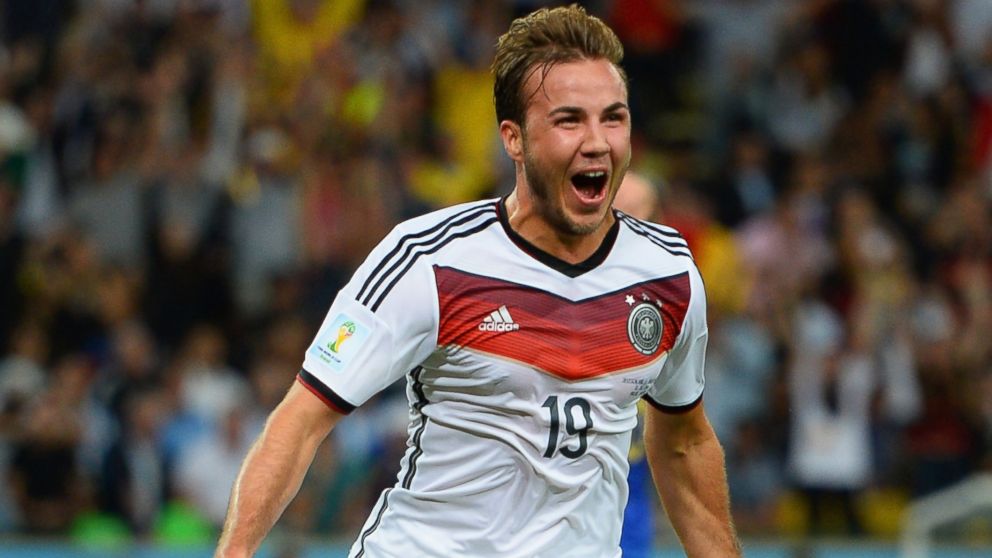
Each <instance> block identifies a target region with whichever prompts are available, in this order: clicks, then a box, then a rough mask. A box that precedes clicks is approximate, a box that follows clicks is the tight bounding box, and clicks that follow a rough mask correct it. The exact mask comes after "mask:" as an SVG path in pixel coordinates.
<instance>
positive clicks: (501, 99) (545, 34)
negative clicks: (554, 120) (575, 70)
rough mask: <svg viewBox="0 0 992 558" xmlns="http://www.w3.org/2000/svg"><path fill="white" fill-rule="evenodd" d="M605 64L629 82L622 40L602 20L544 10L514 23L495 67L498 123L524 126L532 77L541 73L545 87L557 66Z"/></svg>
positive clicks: (579, 11)
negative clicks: (597, 61)
mask: <svg viewBox="0 0 992 558" xmlns="http://www.w3.org/2000/svg"><path fill="white" fill-rule="evenodd" d="M601 58H602V59H606V60H609V61H610V62H612V63H613V65H614V66H616V68H617V70H618V71H619V72H620V75H621V77H622V78H623V80H624V83H626V82H627V76H626V74H625V73H624V71H623V68H621V67H620V61H621V60H622V59H623V45H622V44H620V39H619V38H617V35H616V33H614V32H613V30H612V29H610V28H609V27H608V26H607V25H606V24H605V23H603V21H602V20H601V19H599V18H598V17H595V16H592V15H589V14H588V13H586V10H585V8H582V7H581V6H579V5H577V4H572V5H571V6H568V7H560V8H551V9H549V8H541V9H540V10H537V11H535V12H533V13H531V14H529V15H527V16H524V17H521V18H517V19H515V20H513V23H511V24H510V29H509V30H508V31H507V32H506V33H504V34H503V36H501V37H500V38H499V41H497V43H496V57H495V59H494V60H493V65H492V72H493V77H494V80H495V83H494V85H493V99H494V101H495V103H496V121H497V122H502V121H504V120H510V121H512V122H516V123H517V124H520V125H521V126H523V125H524V116H525V114H526V112H527V101H528V100H529V99H525V98H524V92H523V88H524V83H525V82H526V81H527V78H528V77H529V76H530V74H531V73H532V72H534V71H537V70H538V69H540V70H541V72H542V74H541V78H542V82H543V79H544V77H546V76H547V75H548V72H549V71H550V70H551V68H552V67H554V65H555V64H560V63H563V62H574V61H576V60H595V59H601ZM538 89H540V88H538Z"/></svg>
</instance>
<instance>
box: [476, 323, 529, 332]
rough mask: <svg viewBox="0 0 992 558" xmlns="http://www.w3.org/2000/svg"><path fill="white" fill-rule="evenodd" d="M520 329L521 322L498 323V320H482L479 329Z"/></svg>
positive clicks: (502, 330) (503, 330) (499, 330)
mask: <svg viewBox="0 0 992 558" xmlns="http://www.w3.org/2000/svg"><path fill="white" fill-rule="evenodd" d="M518 329H520V324H507V323H496V322H482V323H481V324H479V331H498V332H505V331H516V330H518Z"/></svg>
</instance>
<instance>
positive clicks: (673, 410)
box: [641, 393, 703, 415]
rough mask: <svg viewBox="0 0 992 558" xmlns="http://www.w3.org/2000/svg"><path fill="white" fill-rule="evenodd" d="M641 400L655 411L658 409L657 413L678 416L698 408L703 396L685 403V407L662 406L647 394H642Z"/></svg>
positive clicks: (700, 395)
mask: <svg viewBox="0 0 992 558" xmlns="http://www.w3.org/2000/svg"><path fill="white" fill-rule="evenodd" d="M641 399H644V400H645V401H647V402H648V404H650V405H651V406H652V407H654V408H655V409H658V410H659V411H661V412H663V413H668V414H670V415H680V414H682V413H688V412H689V411H691V410H693V409H695V408H696V407H698V406H699V404H700V403H702V402H703V394H702V393H700V394H699V397H697V398H696V400H695V401H693V402H691V403H687V404H685V405H675V406H672V405H663V404H661V403H658V402H657V401H655V400H654V399H653V398H652V397H651V396H650V395H648V394H644V396H643V397H642V398H641Z"/></svg>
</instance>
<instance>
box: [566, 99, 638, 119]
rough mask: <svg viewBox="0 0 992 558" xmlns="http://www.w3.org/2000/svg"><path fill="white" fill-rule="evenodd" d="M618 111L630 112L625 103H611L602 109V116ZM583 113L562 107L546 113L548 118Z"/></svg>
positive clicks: (575, 109) (570, 107)
mask: <svg viewBox="0 0 992 558" xmlns="http://www.w3.org/2000/svg"><path fill="white" fill-rule="evenodd" d="M618 110H630V109H629V108H628V107H627V104H626V103H622V102H620V101H617V102H615V103H613V104H612V105H610V106H608V107H606V108H605V109H603V114H609V113H611V112H616V111H618ZM584 112H585V111H584V110H582V109H581V108H579V107H573V106H563V107H556V108H555V109H553V110H552V111H551V112H549V113H548V116H554V115H556V114H569V115H574V114H582V113H584Z"/></svg>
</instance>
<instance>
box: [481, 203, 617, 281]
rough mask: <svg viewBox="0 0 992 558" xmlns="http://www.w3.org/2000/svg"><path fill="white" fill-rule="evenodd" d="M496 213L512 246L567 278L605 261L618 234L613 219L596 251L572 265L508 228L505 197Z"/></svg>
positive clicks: (576, 275)
mask: <svg viewBox="0 0 992 558" xmlns="http://www.w3.org/2000/svg"><path fill="white" fill-rule="evenodd" d="M497 213H498V214H499V223H500V224H501V225H503V230H504V231H506V236H508V237H510V240H512V241H513V243H514V244H516V245H517V246H518V247H520V249H521V250H523V251H524V252H526V253H527V255H529V256H530V257H532V258H534V259H535V260H537V261H539V262H541V263H542V264H544V265H546V266H548V267H550V268H551V269H553V270H555V271H557V272H559V273H562V274H564V275H567V276H569V277H578V276H579V275H582V274H583V273H586V272H587V271H592V270H593V269H596V267H598V266H599V264H601V263H603V261H604V260H606V256H609V255H610V250H612V249H613V245H614V244H615V243H616V241H617V234H618V233H619V232H620V220H619V219H614V221H613V225H612V226H611V227H610V230H608V231H606V236H605V237H604V238H603V242H602V243H601V244H600V245H599V248H596V251H595V252H593V253H592V255H591V256H589V257H588V258H586V259H585V260H583V261H581V262H579V263H576V264H573V263H568V262H566V261H565V260H563V259H560V258H558V257H557V256H553V255H551V254H549V253H548V252H545V251H544V250H541V249H540V248H538V247H537V246H534V245H533V244H531V243H530V241H528V240H527V239H526V238H524V237H522V236H520V234H519V233H517V231H515V230H513V228H511V227H510V218H509V213H508V212H507V211H506V197H505V196H504V197H502V198H500V200H499V203H498V204H497Z"/></svg>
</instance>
